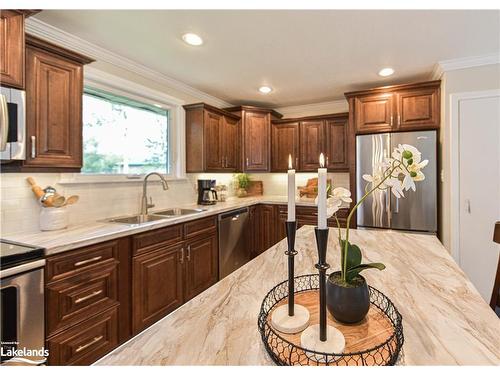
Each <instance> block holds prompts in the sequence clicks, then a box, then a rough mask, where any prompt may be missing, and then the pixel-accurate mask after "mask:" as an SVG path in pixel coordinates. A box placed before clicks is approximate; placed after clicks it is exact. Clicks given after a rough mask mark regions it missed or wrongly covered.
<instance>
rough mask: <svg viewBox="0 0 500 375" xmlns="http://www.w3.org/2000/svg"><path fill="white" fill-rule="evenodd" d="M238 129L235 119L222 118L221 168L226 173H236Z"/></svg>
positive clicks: (238, 141) (238, 142)
mask: <svg viewBox="0 0 500 375" xmlns="http://www.w3.org/2000/svg"><path fill="white" fill-rule="evenodd" d="M239 127H240V122H239V120H237V119H234V118H231V117H226V116H224V128H223V129H224V130H223V133H222V137H221V138H222V143H223V146H224V147H223V168H224V169H225V170H227V171H228V172H231V171H233V172H234V171H236V170H237V169H238V165H239V144H240V137H239Z"/></svg>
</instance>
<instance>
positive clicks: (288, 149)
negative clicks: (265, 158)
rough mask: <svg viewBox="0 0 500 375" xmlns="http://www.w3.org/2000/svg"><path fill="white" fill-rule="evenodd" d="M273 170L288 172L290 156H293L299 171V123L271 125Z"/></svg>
mask: <svg viewBox="0 0 500 375" xmlns="http://www.w3.org/2000/svg"><path fill="white" fill-rule="evenodd" d="M271 129H272V134H271V142H272V147H271V150H272V151H271V153H272V154H271V170H272V171H273V172H285V171H287V170H288V155H292V163H293V168H294V169H299V166H298V161H299V123H298V122H292V123H289V124H272V125H271Z"/></svg>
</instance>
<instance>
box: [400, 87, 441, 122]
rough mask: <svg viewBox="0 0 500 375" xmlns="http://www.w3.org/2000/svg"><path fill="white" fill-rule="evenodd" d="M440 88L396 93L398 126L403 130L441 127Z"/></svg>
mask: <svg viewBox="0 0 500 375" xmlns="http://www.w3.org/2000/svg"><path fill="white" fill-rule="evenodd" d="M438 95H439V89H438V88H435V87H431V88H422V89H414V90H404V91H401V92H398V93H397V94H396V105H397V113H398V118H397V126H398V128H399V129H401V130H407V129H408V130H412V129H416V128H420V127H421V126H425V127H433V128H437V127H439V121H440V119H439V113H440V111H439V98H438Z"/></svg>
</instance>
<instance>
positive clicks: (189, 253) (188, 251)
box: [186, 245, 191, 262]
mask: <svg viewBox="0 0 500 375" xmlns="http://www.w3.org/2000/svg"><path fill="white" fill-rule="evenodd" d="M186 259H187V260H188V262H191V245H188V248H187V255H186Z"/></svg>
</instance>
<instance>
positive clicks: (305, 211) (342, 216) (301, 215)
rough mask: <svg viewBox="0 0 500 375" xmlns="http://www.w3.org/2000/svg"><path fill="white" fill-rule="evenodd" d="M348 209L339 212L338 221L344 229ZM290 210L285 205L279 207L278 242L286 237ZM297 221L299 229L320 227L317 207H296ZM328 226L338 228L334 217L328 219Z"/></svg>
mask: <svg viewBox="0 0 500 375" xmlns="http://www.w3.org/2000/svg"><path fill="white" fill-rule="evenodd" d="M348 212H349V211H348V209H347V208H341V209H340V210H338V211H337V219H338V220H339V224H340V226H341V227H342V228H345V227H346V222H347V220H346V219H347V215H348ZM287 213H288V208H287V206H285V205H280V206H278V218H279V221H280V224H279V228H277V232H278V234H279V235H278V241H279V240H281V239H283V238H285V237H286V229H285V222H286V219H287ZM295 220H296V221H297V228H300V227H302V226H304V225H312V226H317V225H318V209H317V207H315V206H296V207H295ZM327 223H328V226H329V227H334V228H336V227H337V221H336V220H335V218H334V217H331V218H328V222H327Z"/></svg>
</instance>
